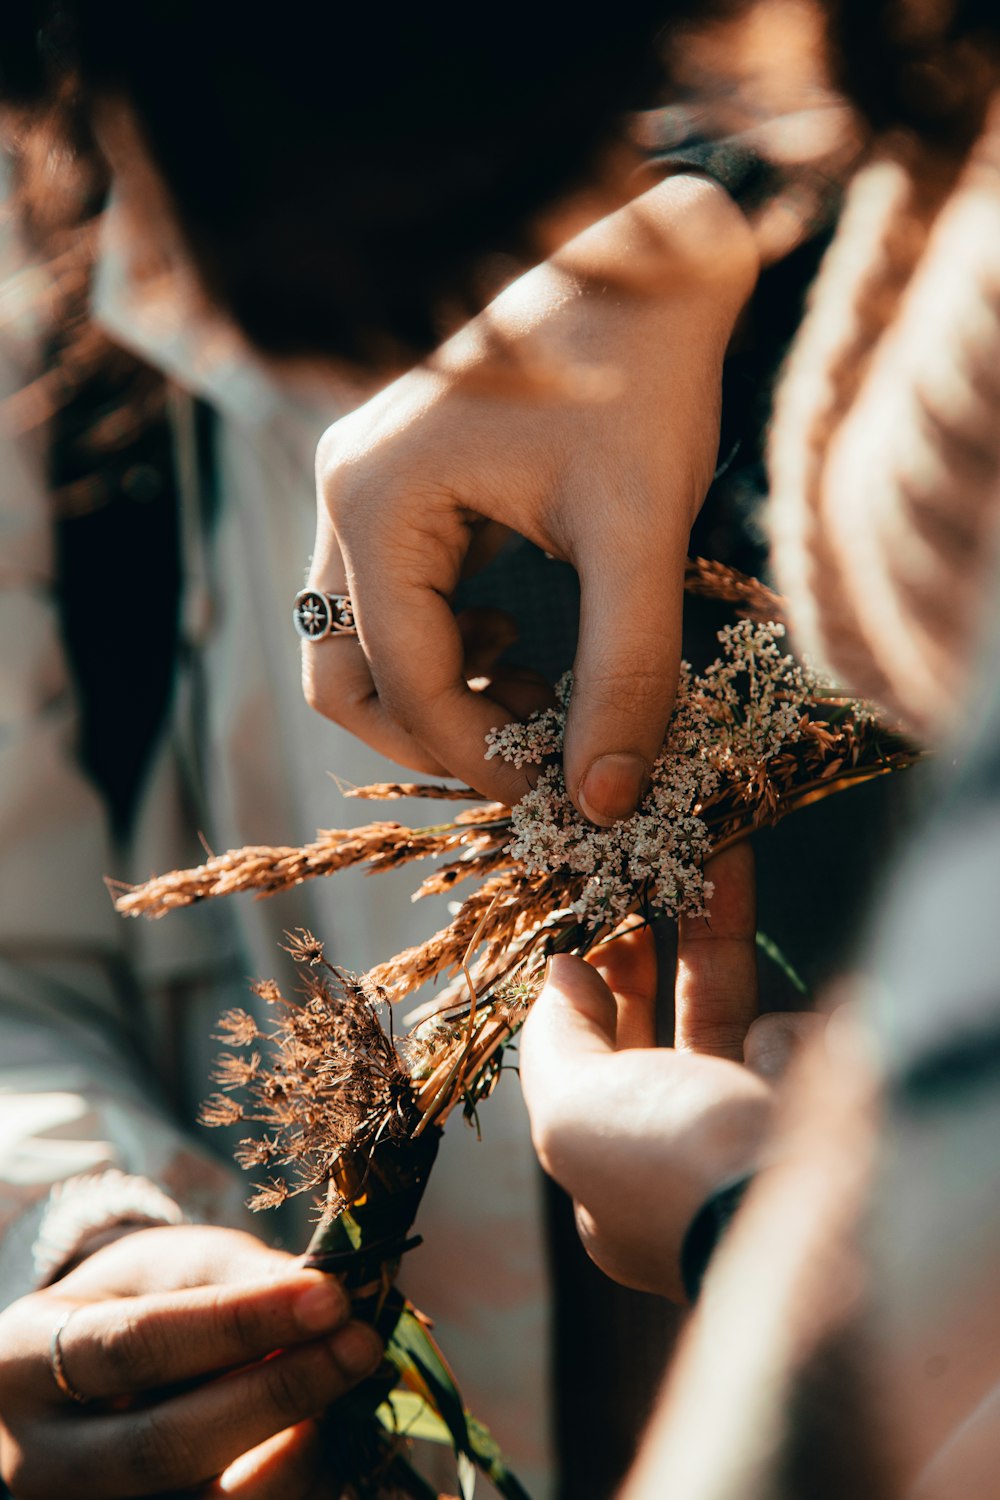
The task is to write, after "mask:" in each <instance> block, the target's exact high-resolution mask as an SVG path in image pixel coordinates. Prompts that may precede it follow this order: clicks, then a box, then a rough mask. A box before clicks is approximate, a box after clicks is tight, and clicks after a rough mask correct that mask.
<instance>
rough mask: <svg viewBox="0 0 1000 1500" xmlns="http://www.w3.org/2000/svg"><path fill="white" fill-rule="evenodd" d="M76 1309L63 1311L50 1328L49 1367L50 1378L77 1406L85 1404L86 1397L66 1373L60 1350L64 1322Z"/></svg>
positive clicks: (64, 1327) (66, 1321)
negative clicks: (51, 1328) (53, 1326)
mask: <svg viewBox="0 0 1000 1500" xmlns="http://www.w3.org/2000/svg"><path fill="white" fill-rule="evenodd" d="M78 1311H79V1309H78V1308H76V1307H71V1308H70V1310H69V1312H68V1313H65V1314H64V1315H63V1317H61V1318H60V1319H59V1322H58V1323H57V1324H56V1326H55V1328H54V1329H53V1330H52V1342H51V1343H50V1344H49V1367H50V1369H51V1371H52V1378H53V1380H54V1381H55V1383H56V1385H57V1386H58V1387H59V1389H60V1390H61V1391H62V1393H63V1395H64V1396H68V1397H69V1399H70V1400H71V1401H75V1402H76V1404H77V1405H78V1406H86V1405H87V1397H86V1396H83V1395H81V1394H80V1392H79V1391H78V1390H77V1388H76V1386H75V1385H74V1384H73V1382H72V1381H71V1380H70V1378H69V1376H68V1375H67V1374H66V1363H65V1360H64V1359H63V1351H62V1336H63V1333H64V1332H65V1330H66V1324H67V1323H68V1322H69V1320H70V1318H71V1317H72V1316H73V1314H74V1313H75V1312H78Z"/></svg>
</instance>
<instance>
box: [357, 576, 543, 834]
mask: <svg viewBox="0 0 1000 1500" xmlns="http://www.w3.org/2000/svg"><path fill="white" fill-rule="evenodd" d="M420 560H421V558H420V557H418V558H417V559H415V565H414V570H413V572H412V573H411V574H408V575H403V574H397V575H396V576H395V577H394V578H393V579H392V583H391V587H390V588H389V589H388V591H387V592H386V595H385V597H384V599H383V601H382V603H381V605H380V606H379V607H377V608H375V609H365V608H363V606H362V605H361V604H360V603H358V605H357V608H358V626H359V629H360V631H361V634H362V640H363V641H364V645H365V651H366V653H367V655H368V659H369V661H370V662H371V664H372V675H373V678H374V681H375V686H376V688H377V689H378V695H379V699H380V700H381V703H382V706H383V708H384V709H385V710H386V711H387V712H388V713H390V714H391V715H392V717H393V718H394V719H395V720H397V721H398V722H399V723H400V724H402V725H403V726H404V728H405V729H406V730H407V732H408V733H409V734H411V735H412V736H413V737H414V739H416V740H417V741H418V742H419V743H420V744H422V745H424V746H437V745H441V746H445V747H447V752H446V753H447V760H448V769H449V771H450V773H451V775H453V776H458V777H460V778H461V779H462V780H463V781H466V782H468V783H469V784H470V785H472V786H474V787H476V788H477V790H479V791H481V792H483V793H484V794H485V795H487V796H490V797H495V798H496V799H497V800H498V801H502V802H506V803H507V804H508V805H510V804H511V803H513V802H516V801H517V800H518V799H519V798H520V797H522V796H523V795H524V793H525V792H526V791H527V789H528V780H527V777H526V776H525V774H524V772H523V771H520V770H517V769H515V767H513V766H510V765H507V764H506V763H505V762H504V761H502V760H500V759H499V758H495V759H493V760H490V761H487V760H486V736H487V734H488V732H489V730H490V729H493V728H495V727H496V726H497V725H499V724H505V723H509V722H510V720H511V718H512V715H511V714H510V713H508V712H506V711H505V710H504V709H503V708H502V707H500V705H499V704H497V703H496V702H494V701H493V700H492V699H491V698H489V697H487V696H485V695H484V694H482V693H476V692H473V691H472V690H471V689H470V688H469V686H468V684H467V682H466V679H465V670H464V667H465V660H464V657H465V653H464V648H463V641H462V635H461V631H460V629H459V627H458V625H457V623H456V620H455V616H454V614H453V613H452V610H451V606H450V604H449V603H448V595H449V594H450V592H451V587H452V586H453V582H454V581H453V580H452V581H446V582H444V583H443V584H437V583H436V582H435V581H434V579H433V574H434V573H435V572H436V567H435V566H434V559H433V558H431V557H430V556H427V557H426V558H424V559H423V560H425V561H426V562H427V563H428V571H429V573H430V574H431V576H430V577H424V578H421V577H420V571H419V563H420ZM357 593H358V598H359V599H363V598H368V599H371V598H372V596H373V594H374V593H375V588H374V580H370V579H367V577H366V572H365V568H364V565H362V568H361V571H360V572H359V575H358V590H357Z"/></svg>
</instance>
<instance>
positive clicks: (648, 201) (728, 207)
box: [553, 172, 760, 320]
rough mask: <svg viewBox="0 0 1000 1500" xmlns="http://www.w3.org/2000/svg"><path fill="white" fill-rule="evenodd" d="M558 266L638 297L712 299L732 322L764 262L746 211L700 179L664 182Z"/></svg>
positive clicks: (576, 244)
mask: <svg viewBox="0 0 1000 1500" xmlns="http://www.w3.org/2000/svg"><path fill="white" fill-rule="evenodd" d="M553 264H555V265H557V266H558V267H559V268H560V269H561V270H563V271H564V272H567V273H568V274H570V275H573V276H576V277H578V278H581V279H584V280H588V281H606V282H609V283H611V284H612V285H615V286H617V287H619V288H620V289H621V290H623V291H631V292H633V293H634V294H635V295H638V296H647V297H660V296H664V295H676V294H677V293H678V292H684V293H686V294H688V295H698V294H701V293H706V294H711V295H712V296H713V298H714V299H715V300H716V302H717V304H718V307H719V311H720V315H723V316H725V315H727V314H728V315H729V316H731V317H732V318H733V320H735V318H736V317H737V316H738V315H739V313H740V311H741V310H742V309H743V307H744V306H745V305H746V302H747V300H748V299H749V297H750V295H751V294H752V292H753V289H754V287H755V286H756V283H757V277H758V274H759V272H760V255H759V252H758V249H757V243H756V239H755V236H754V233H753V230H752V229H751V227H750V224H749V222H748V220H747V218H746V215H745V214H744V213H743V211H742V209H741V208H740V207H739V206H738V205H737V204H736V203H735V202H734V201H733V199H732V198H731V197H730V195H729V193H728V192H727V191H726V189H725V188H724V187H722V186H721V184H720V183H718V182H716V181H715V180H714V179H713V178H711V177H709V176H707V175H705V174H703V173H701V172H680V173H676V174H674V175H672V176H669V177H667V178H665V179H664V180H663V181H661V182H658V183H656V184H655V185H654V186H653V187H651V188H649V189H647V191H646V192H644V193H642V194H641V195H640V196H639V197H638V198H635V199H634V200H633V201H632V202H631V203H629V204H628V205H626V207H625V208H622V209H619V210H618V211H617V213H614V214H611V215H610V216H609V217H608V218H607V219H604V220H602V221H601V222H600V223H599V224H595V225H593V226H592V227H591V228H590V229H588V230H585V231H584V233H583V234H581V235H578V236H577V238H576V239H574V240H571V241H570V242H569V244H567V245H565V246H564V247H563V249H562V250H560V251H559V252H558V254H557V255H556V256H555V257H554V258H553Z"/></svg>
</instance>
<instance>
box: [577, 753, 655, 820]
mask: <svg viewBox="0 0 1000 1500" xmlns="http://www.w3.org/2000/svg"><path fill="white" fill-rule="evenodd" d="M648 777H649V770H648V767H647V766H646V762H645V761H644V760H643V758H642V756H641V755H634V754H632V753H631V752H625V751H623V752H621V753H620V754H614V755H601V756H599V757H598V759H597V760H595V761H594V762H593V764H592V765H591V767H590V769H589V770H588V771H587V774H586V775H585V776H584V778H583V780H582V781H581V782H580V791H579V794H578V795H579V798H580V807H581V809H582V811H583V812H584V813H585V814H586V816H587V817H588V818H589V819H590V821H591V822H592V823H596V824H597V825H598V827H599V828H610V826H611V824H612V823H616V822H617V821H618V819H619V818H627V817H628V815H629V813H632V812H635V809H636V805H637V803H638V801H639V798H640V797H641V796H642V794H643V791H644V790H645V787H646V782H647V780H648Z"/></svg>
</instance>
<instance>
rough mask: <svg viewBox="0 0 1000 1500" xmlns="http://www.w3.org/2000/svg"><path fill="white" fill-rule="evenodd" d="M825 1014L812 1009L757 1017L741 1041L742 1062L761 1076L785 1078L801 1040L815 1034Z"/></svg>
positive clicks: (806, 1039)
mask: <svg viewBox="0 0 1000 1500" xmlns="http://www.w3.org/2000/svg"><path fill="white" fill-rule="evenodd" d="M826 1024H827V1017H826V1016H825V1015H819V1014H817V1013H816V1012H815V1011H774V1012H773V1013H771V1014H770V1015H766V1016H758V1017H757V1019H756V1021H754V1022H753V1024H752V1026H751V1027H750V1030H749V1031H748V1032H747V1034H746V1039H745V1040H744V1043H743V1061H744V1062H745V1063H746V1065H747V1067H748V1068H750V1069H751V1070H752V1071H753V1072H754V1073H757V1074H758V1075H759V1076H760V1077H761V1078H767V1079H774V1080H776V1079H779V1078H782V1077H784V1075H785V1073H786V1072H787V1071H788V1068H789V1065H790V1064H791V1062H792V1060H793V1058H795V1057H796V1056H797V1055H798V1053H799V1051H800V1049H801V1047H802V1044H803V1043H804V1042H807V1041H808V1040H809V1039H810V1037H813V1036H816V1035H818V1033H819V1032H821V1031H822V1030H823V1029H824V1028H825V1026H826Z"/></svg>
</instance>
